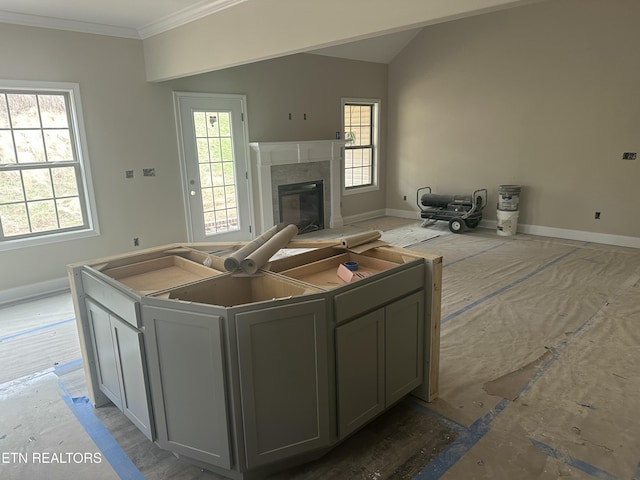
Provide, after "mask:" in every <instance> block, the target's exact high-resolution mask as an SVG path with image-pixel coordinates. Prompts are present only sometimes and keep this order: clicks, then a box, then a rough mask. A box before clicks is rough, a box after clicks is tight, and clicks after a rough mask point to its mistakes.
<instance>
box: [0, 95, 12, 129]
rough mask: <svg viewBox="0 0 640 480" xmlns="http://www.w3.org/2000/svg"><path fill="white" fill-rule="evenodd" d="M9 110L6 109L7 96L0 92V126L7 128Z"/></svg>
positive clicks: (8, 125)
mask: <svg viewBox="0 0 640 480" xmlns="http://www.w3.org/2000/svg"><path fill="white" fill-rule="evenodd" d="M10 126H11V125H10V124H9V110H8V109H7V97H6V96H5V95H3V94H0V128H9V127H10Z"/></svg>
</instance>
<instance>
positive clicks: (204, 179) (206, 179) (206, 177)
mask: <svg viewBox="0 0 640 480" xmlns="http://www.w3.org/2000/svg"><path fill="white" fill-rule="evenodd" d="M212 185H213V183H212V182H211V166H210V165H209V164H208V163H201V164H200V186H201V187H202V188H206V187H211V186H212Z"/></svg>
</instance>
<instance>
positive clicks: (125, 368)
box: [111, 315, 153, 440]
mask: <svg viewBox="0 0 640 480" xmlns="http://www.w3.org/2000/svg"><path fill="white" fill-rule="evenodd" d="M111 331H112V337H113V342H114V346H115V352H116V356H117V360H118V365H119V370H118V373H119V374H120V384H121V388H120V392H121V401H122V406H121V408H122V411H123V412H124V414H125V415H126V416H127V417H128V418H129V420H131V421H132V422H133V423H134V424H135V425H136V426H137V427H138V429H140V431H141V432H142V433H144V434H145V435H146V436H147V438H149V440H153V424H152V418H151V406H150V402H149V383H148V381H147V376H146V374H145V371H146V365H145V358H144V349H143V343H142V341H143V340H142V333H140V332H139V331H138V330H136V329H135V328H133V327H131V326H130V325H129V324H128V323H125V322H124V321H122V320H120V319H119V318H117V317H115V316H113V315H112V316H111Z"/></svg>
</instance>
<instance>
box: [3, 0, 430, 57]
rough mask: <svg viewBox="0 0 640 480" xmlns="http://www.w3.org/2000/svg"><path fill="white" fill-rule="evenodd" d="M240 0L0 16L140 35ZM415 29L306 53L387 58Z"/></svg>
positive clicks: (17, 10) (124, 3)
mask: <svg viewBox="0 0 640 480" xmlns="http://www.w3.org/2000/svg"><path fill="white" fill-rule="evenodd" d="M244 1H246V0H204V1H203V0H133V1H132V0H108V1H107V0H102V1H101V0H0V22H2V23H14V24H19V25H27V26H34V27H44V28H55V29H61V30H71V31H77V32H85V33H95V34H100V35H111V36H116V37H125V38H136V39H144V38H147V37H150V36H153V35H156V34H158V33H161V32H163V31H166V30H170V29H172V28H175V27H178V26H180V25H184V24H186V23H188V22H191V21H193V20H197V19H198V18H201V17H204V16H206V15H210V14H212V13H215V12H216V11H219V10H222V9H224V8H228V7H231V6H233V5H236V4H238V3H242V2H244ZM418 32H419V29H413V30H407V31H404V32H398V33H393V34H389V35H383V36H380V37H375V38H371V39H367V40H361V41H357V42H351V43H346V44H344V45H337V46H333V47H329V48H323V49H319V50H314V51H311V52H309V53H315V54H319V55H327V56H331V57H340V58H347V59H351V60H363V61H368V62H377V63H389V62H390V61H391V60H392V59H393V58H394V57H395V56H396V55H397V53H398V52H400V50H402V49H403V48H404V47H405V46H406V45H407V44H408V43H409V42H410V41H411V40H412V39H413V37H415V35H416V34H417V33H418Z"/></svg>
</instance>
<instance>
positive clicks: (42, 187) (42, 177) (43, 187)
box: [22, 168, 53, 200]
mask: <svg viewBox="0 0 640 480" xmlns="http://www.w3.org/2000/svg"><path fill="white" fill-rule="evenodd" d="M22 179H23V181H24V192H25V194H26V196H27V200H42V199H45V198H53V187H52V185H51V177H50V176H49V169H48V168H39V169H37V170H25V171H24V172H22Z"/></svg>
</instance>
